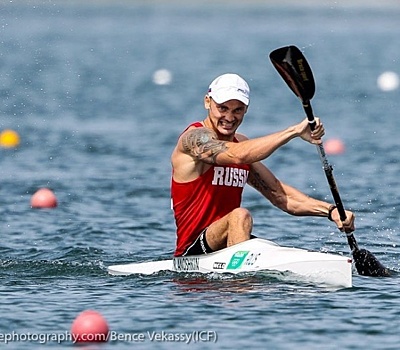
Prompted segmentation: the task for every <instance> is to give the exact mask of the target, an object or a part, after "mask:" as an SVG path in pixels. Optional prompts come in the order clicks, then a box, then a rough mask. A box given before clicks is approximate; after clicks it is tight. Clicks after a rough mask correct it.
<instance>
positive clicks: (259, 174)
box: [171, 74, 354, 256]
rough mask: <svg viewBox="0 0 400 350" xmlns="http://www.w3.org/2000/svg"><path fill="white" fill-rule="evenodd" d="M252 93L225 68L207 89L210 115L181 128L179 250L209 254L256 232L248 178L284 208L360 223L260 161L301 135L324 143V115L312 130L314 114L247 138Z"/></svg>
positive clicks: (174, 185)
mask: <svg viewBox="0 0 400 350" xmlns="http://www.w3.org/2000/svg"><path fill="white" fill-rule="evenodd" d="M249 100H250V89H249V86H248V84H247V83H246V81H245V80H244V79H243V78H241V77H240V76H238V75H237V74H223V75H221V76H219V77H217V78H216V79H215V80H214V81H213V82H212V83H211V84H210V86H209V90H208V93H207V94H206V95H205V97H204V107H205V109H206V110H207V116H206V118H205V119H204V120H203V121H199V122H195V123H193V124H191V125H189V126H188V127H187V128H186V130H185V131H184V132H183V133H182V134H181V135H180V137H179V140H178V142H177V145H176V147H175V149H174V151H173V153H172V156H171V163H172V182H171V197H172V207H173V210H174V216H175V222H176V226H177V242H176V250H175V256H187V255H195V254H208V253H211V252H213V251H217V250H219V249H223V248H226V247H229V246H231V245H234V244H237V243H240V242H243V241H246V240H248V239H250V238H251V232H252V228H253V219H252V216H251V214H250V212H249V211H248V210H247V209H245V208H243V207H241V199H242V192H243V187H244V186H245V184H246V183H248V184H249V185H251V186H252V187H254V188H255V189H256V190H258V191H259V192H260V193H261V194H262V195H263V196H264V197H265V198H266V199H268V200H269V201H270V202H271V203H272V204H273V205H275V206H276V207H278V208H279V209H281V210H283V211H285V212H287V213H289V214H291V215H297V216H321V217H327V218H329V219H330V220H331V221H334V222H335V224H336V225H337V226H338V228H339V229H340V230H341V231H344V232H352V231H354V214H353V213H352V212H351V211H346V216H347V219H346V220H345V221H344V222H342V221H341V220H340V217H339V213H338V211H337V209H336V207H335V206H334V205H332V204H330V203H327V202H324V201H320V200H318V199H314V198H311V197H309V196H307V195H306V194H304V193H302V192H300V191H299V190H297V189H295V188H293V187H291V186H289V185H287V184H285V183H283V182H281V181H280V180H278V179H277V178H276V177H275V176H274V174H273V173H272V172H271V171H270V170H269V169H268V168H267V167H266V166H265V165H264V164H262V163H261V161H262V160H264V159H266V158H267V157H268V156H270V155H271V154H272V153H273V152H274V151H275V150H277V149H278V148H279V147H281V146H283V145H285V144H286V143H287V142H289V141H290V140H292V139H294V138H297V137H300V138H301V139H303V140H305V141H308V142H310V143H312V144H320V143H321V142H322V141H321V137H322V136H323V135H324V133H325V130H324V127H323V125H322V123H321V122H320V120H319V118H316V128H315V130H314V131H311V129H310V127H309V125H308V121H307V119H304V120H303V121H302V122H301V123H299V124H296V125H293V126H290V127H288V128H286V129H285V130H282V131H279V132H276V133H273V134H270V135H266V136H263V137H259V138H254V139H248V138H247V137H246V136H244V135H242V134H239V133H237V132H236V131H237V129H238V128H239V126H240V124H241V123H242V122H243V119H244V116H245V114H246V112H247V109H248V105H249Z"/></svg>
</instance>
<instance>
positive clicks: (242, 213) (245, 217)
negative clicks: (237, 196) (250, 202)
mask: <svg viewBox="0 0 400 350" xmlns="http://www.w3.org/2000/svg"><path fill="white" fill-rule="evenodd" d="M232 215H233V217H234V218H235V220H239V221H242V222H246V223H248V224H252V223H253V217H252V216H251V213H250V211H248V210H247V209H246V208H236V209H234V210H233V211H232Z"/></svg>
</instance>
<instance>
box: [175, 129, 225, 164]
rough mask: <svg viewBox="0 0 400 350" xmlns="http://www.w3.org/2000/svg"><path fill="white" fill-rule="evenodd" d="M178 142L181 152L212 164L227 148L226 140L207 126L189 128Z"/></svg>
mask: <svg viewBox="0 0 400 350" xmlns="http://www.w3.org/2000/svg"><path fill="white" fill-rule="evenodd" d="M178 142H179V144H178V148H179V149H180V151H181V152H183V153H185V154H187V155H190V156H191V157H193V158H194V159H196V160H200V161H203V162H205V163H210V164H213V163H215V157H216V156H217V155H218V154H219V153H221V152H224V151H225V150H226V149H227V146H226V142H225V141H221V140H219V139H218V137H217V134H216V133H215V132H214V131H213V130H211V129H209V128H206V127H202V128H196V127H195V128H189V129H188V130H187V131H185V132H184V133H183V134H182V135H181V137H180V138H179V141H178Z"/></svg>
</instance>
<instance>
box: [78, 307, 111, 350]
mask: <svg viewBox="0 0 400 350" xmlns="http://www.w3.org/2000/svg"><path fill="white" fill-rule="evenodd" d="M108 332H109V327H108V324H107V321H106V320H105V319H104V317H103V316H102V315H101V314H100V313H99V312H97V311H93V310H86V311H83V312H81V313H80V314H79V315H78V316H77V318H76V319H75V320H74V322H73V323H72V326H71V334H72V340H73V342H74V343H103V342H106V341H107V340H108Z"/></svg>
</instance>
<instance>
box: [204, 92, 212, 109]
mask: <svg viewBox="0 0 400 350" xmlns="http://www.w3.org/2000/svg"><path fill="white" fill-rule="evenodd" d="M204 108H205V109H207V110H209V109H210V108H211V97H210V96H208V95H205V96H204Z"/></svg>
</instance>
